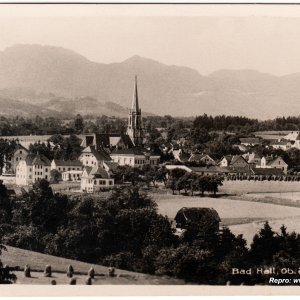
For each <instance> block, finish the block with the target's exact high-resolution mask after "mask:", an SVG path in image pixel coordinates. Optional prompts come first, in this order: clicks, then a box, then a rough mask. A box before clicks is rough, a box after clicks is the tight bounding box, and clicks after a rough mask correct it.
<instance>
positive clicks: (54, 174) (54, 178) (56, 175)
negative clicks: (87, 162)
mask: <svg viewBox="0 0 300 300" xmlns="http://www.w3.org/2000/svg"><path fill="white" fill-rule="evenodd" d="M60 180H62V175H61V173H60V172H59V171H57V170H55V169H53V170H51V172H50V182H51V183H58V182H59V181H60Z"/></svg>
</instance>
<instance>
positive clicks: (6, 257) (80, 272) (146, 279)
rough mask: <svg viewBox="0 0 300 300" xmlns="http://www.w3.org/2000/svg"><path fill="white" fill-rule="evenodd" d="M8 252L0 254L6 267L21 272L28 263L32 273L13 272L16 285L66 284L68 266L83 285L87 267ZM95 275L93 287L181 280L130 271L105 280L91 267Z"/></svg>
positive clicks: (16, 250) (104, 270)
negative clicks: (47, 273) (47, 272)
mask: <svg viewBox="0 0 300 300" xmlns="http://www.w3.org/2000/svg"><path fill="white" fill-rule="evenodd" d="M6 247H7V250H8V251H3V252H2V255H1V261H2V262H3V264H7V265H9V266H10V267H17V266H19V267H20V268H21V269H23V268H24V266H25V265H26V264H28V265H29V266H30V268H31V270H32V277H31V278H26V277H24V274H23V272H14V273H15V274H16V275H17V277H18V281H17V283H20V284H50V282H51V280H52V279H55V280H56V281H57V283H58V284H69V281H70V279H69V278H68V277H67V276H66V270H67V267H68V265H70V264H71V265H72V266H73V268H74V271H75V275H74V277H75V278H76V279H77V284H84V283H85V280H86V279H87V272H88V270H89V269H90V267H91V264H88V263H84V262H80V261H76V260H71V259H66V258H61V257H56V256H52V255H45V254H42V253H38V252H32V251H28V250H23V249H19V248H14V247H10V246H6ZM47 264H49V265H51V267H52V271H53V277H52V278H45V277H44V276H43V273H42V272H43V270H44V268H45V266H46V265H47ZM93 267H94V269H95V272H96V275H97V276H96V279H95V280H94V282H93V284H183V281H181V280H177V279H172V278H169V277H160V276H151V275H147V274H142V273H136V272H130V271H126V270H119V269H116V276H115V277H108V276H107V274H108V268H107V267H104V266H100V265H93Z"/></svg>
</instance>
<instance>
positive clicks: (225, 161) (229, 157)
mask: <svg viewBox="0 0 300 300" xmlns="http://www.w3.org/2000/svg"><path fill="white" fill-rule="evenodd" d="M232 158H233V155H225V156H223V157H222V158H221V160H220V162H219V166H220V167H228V166H229V165H230V163H231V160H232Z"/></svg>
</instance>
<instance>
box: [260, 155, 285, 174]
mask: <svg viewBox="0 0 300 300" xmlns="http://www.w3.org/2000/svg"><path fill="white" fill-rule="evenodd" d="M261 168H274V169H281V170H282V171H283V172H284V174H287V169H288V164H287V163H286V162H285V161H284V160H283V158H282V157H281V156H278V157H275V158H274V157H272V156H264V157H263V158H262V159H261Z"/></svg>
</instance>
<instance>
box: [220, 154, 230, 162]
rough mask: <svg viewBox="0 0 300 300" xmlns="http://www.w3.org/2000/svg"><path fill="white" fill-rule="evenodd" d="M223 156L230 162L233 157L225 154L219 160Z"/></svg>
mask: <svg viewBox="0 0 300 300" xmlns="http://www.w3.org/2000/svg"><path fill="white" fill-rule="evenodd" d="M224 158H225V159H226V160H227V161H228V162H229V163H230V162H231V160H232V158H233V155H225V156H223V158H222V159H221V160H223V159H224Z"/></svg>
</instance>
